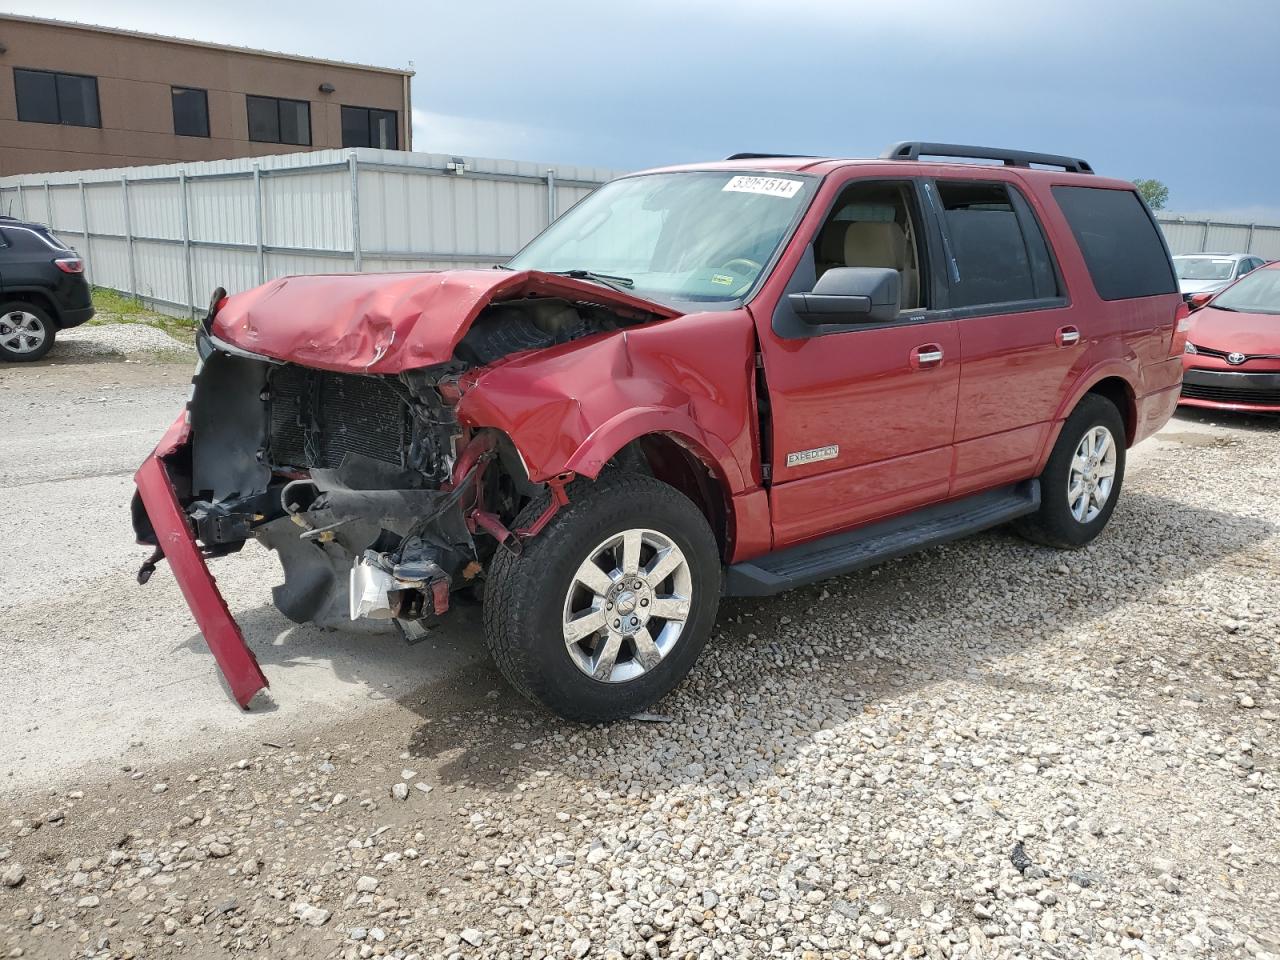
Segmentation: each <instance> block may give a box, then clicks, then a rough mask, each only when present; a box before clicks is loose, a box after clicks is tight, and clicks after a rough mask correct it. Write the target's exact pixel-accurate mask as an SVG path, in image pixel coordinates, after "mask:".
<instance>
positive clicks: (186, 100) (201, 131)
mask: <svg viewBox="0 0 1280 960" xmlns="http://www.w3.org/2000/svg"><path fill="white" fill-rule="evenodd" d="M170 90H171V91H172V93H173V132H174V133H176V134H177V135H178V136H180V137H207V136H208V135H209V94H208V93H206V92H205V91H204V90H196V89H194V88H193V87H171V88H170Z"/></svg>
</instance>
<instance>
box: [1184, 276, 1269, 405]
mask: <svg viewBox="0 0 1280 960" xmlns="http://www.w3.org/2000/svg"><path fill="white" fill-rule="evenodd" d="M1259 269H1260V270H1280V264H1269V265H1267V266H1265V267H1260V268H1259ZM1227 289H1230V287H1228V288H1227ZM1187 339H1188V340H1189V341H1191V343H1193V344H1195V345H1196V347H1200V348H1207V349H1209V350H1216V351H1218V352H1219V353H1241V354H1244V355H1245V357H1247V359H1246V360H1245V361H1244V362H1243V363H1229V362H1227V360H1226V359H1225V358H1224V357H1217V356H1212V355H1210V354H1207V353H1196V354H1191V353H1184V354H1182V358H1181V359H1182V363H1181V365H1182V368H1183V369H1184V370H1187V371H1191V370H1205V371H1212V372H1214V373H1234V374H1241V373H1245V374H1247V373H1263V374H1275V375H1277V376H1278V377H1280V316H1276V315H1275V314H1264V313H1241V312H1237V311H1232V310H1219V309H1216V308H1215V307H1214V306H1213V301H1212V300H1210V301H1209V305H1208V306H1206V307H1203V308H1202V309H1200V310H1197V311H1196V312H1195V313H1193V314H1191V316H1190V318H1189V320H1188V322H1187ZM1178 402H1179V403H1181V404H1183V405H1184V406H1188V407H1200V408H1203V409H1208V410H1238V411H1241V412H1244V413H1275V412H1277V411H1280V403H1274V402H1257V403H1254V402H1249V401H1247V400H1243V399H1242V400H1241V401H1238V402H1237V401H1233V402H1225V401H1220V400H1202V399H1199V398H1193V397H1180V398H1179V399H1178Z"/></svg>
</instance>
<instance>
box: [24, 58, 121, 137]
mask: <svg viewBox="0 0 1280 960" xmlns="http://www.w3.org/2000/svg"><path fill="white" fill-rule="evenodd" d="M13 88H14V92H15V93H16V94H17V98H18V119H19V120H26V121H28V122H30V123H62V124H66V125H67V126H72V127H101V126H102V118H101V116H100V115H99V113H98V78H97V77H82V76H80V75H78V74H74V73H51V72H49V71H47V70H22V69H19V68H18V67H14V69H13Z"/></svg>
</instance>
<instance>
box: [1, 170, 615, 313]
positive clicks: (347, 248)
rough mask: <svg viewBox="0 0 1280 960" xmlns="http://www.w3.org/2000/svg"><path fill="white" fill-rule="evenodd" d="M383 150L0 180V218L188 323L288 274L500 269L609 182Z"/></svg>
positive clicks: (594, 173) (95, 279) (605, 174)
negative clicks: (45, 237)
mask: <svg viewBox="0 0 1280 960" xmlns="http://www.w3.org/2000/svg"><path fill="white" fill-rule="evenodd" d="M616 175H617V173H616V171H612V170H605V169H601V168H597V167H575V166H566V165H555V166H546V165H539V164H536V163H529V162H524V161H516V160H489V159H482V158H475V157H465V158H463V157H451V156H447V155H442V154H429V153H405V152H401V151H394V150H371V149H364V148H361V149H355V150H319V151H315V152H312V153H296V154H285V155H282V156H275V157H261V158H257V159H248V158H246V159H239V160H218V161H210V162H201V163H188V164H165V165H162V166H151V167H127V168H121V169H116V170H86V171H75V172H70V173H50V174H25V175H21V176H11V177H5V178H3V179H0V213H5V214H11V215H13V216H16V217H23V218H27V219H30V220H35V221H38V222H41V223H46V224H48V225H49V226H50V227H51V228H52V229H53V230H54V231H55V232H56V233H58V235H59V236H60V237H61V238H62V239H63V241H64V242H66V243H67V244H69V245H70V246H73V247H75V248H76V249H77V250H78V251H79V252H80V253H81V255H82V256H83V257H84V258H85V261H86V264H87V268H88V273H89V279H90V281H91V282H92V283H94V284H97V285H99V286H104V287H111V288H114V289H116V290H119V291H121V292H123V293H127V294H131V295H134V296H136V297H138V298H139V299H141V300H143V301H144V302H146V303H149V304H151V305H152V306H154V307H156V308H157V309H160V310H163V311H164V312H166V313H174V314H178V315H191V316H194V315H195V314H196V312H197V311H202V310H203V307H204V306H205V305H206V304H207V303H208V299H209V294H210V292H211V291H212V290H213V289H214V288H216V287H219V286H222V287H226V288H227V289H228V290H231V291H235V290H244V289H248V288H250V287H254V286H257V285H258V284H260V283H263V282H265V281H267V280H270V279H272V278H274V277H279V276H284V275H287V274H298V273H348V272H352V271H357V272H358V271H385V270H424V269H434V268H447V267H451V266H457V265H460V264H473V265H480V266H484V265H490V264H494V263H500V262H502V261H503V260H505V259H506V258H507V257H509V256H510V255H511V254H513V253H515V252H516V251H517V250H518V249H519V248H520V247H521V246H522V245H523V244H524V243H525V242H526V241H528V240H529V239H530V238H531V237H533V236H534V235H535V234H536V233H538V231H539V230H541V229H542V228H543V227H545V226H546V225H547V224H548V223H549V222H550V221H551V220H553V219H555V218H556V217H557V216H559V215H560V214H561V213H563V212H564V211H565V210H567V209H569V207H571V206H573V204H575V203H577V202H578V201H579V200H580V199H582V198H583V197H585V196H586V195H587V194H589V193H590V192H591V191H592V190H594V189H596V188H597V187H598V186H599V185H600V184H601V183H603V182H605V181H607V180H609V179H611V178H612V177H613V176H616Z"/></svg>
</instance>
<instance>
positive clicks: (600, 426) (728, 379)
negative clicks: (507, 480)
mask: <svg viewBox="0 0 1280 960" xmlns="http://www.w3.org/2000/svg"><path fill="white" fill-rule="evenodd" d="M754 360H755V331H754V328H753V326H752V324H751V320H750V318H749V317H748V316H747V315H746V314H745V313H744V312H742V311H729V312H724V313H706V314H689V315H686V316H682V317H677V318H675V319H672V320H667V321H663V322H659V323H652V324H648V325H645V326H634V327H630V328H628V329H626V330H619V331H615V332H612V333H607V334H602V335H599V336H595V337H590V338H587V339H584V340H579V341H576V342H573V343H568V344H564V345H562V346H560V347H554V348H551V349H548V350H543V351H538V352H536V353H529V354H525V355H523V356H521V357H517V358H515V359H512V360H509V361H506V362H503V363H500V364H498V365H497V366H494V367H491V368H488V369H486V370H481V371H479V372H478V374H477V375H475V376H474V378H472V379H471V380H469V381H468V382H467V384H466V385H465V386H464V391H463V395H462V399H461V400H460V401H459V404H458V417H459V420H460V421H461V422H463V423H465V424H467V425H468V426H471V427H475V428H481V427H492V428H495V429H498V430H501V431H502V432H503V433H505V434H506V435H507V436H508V437H509V438H510V439H511V441H512V443H513V444H514V445H515V447H516V449H517V450H518V451H519V452H520V456H521V458H522V459H523V460H524V465H525V467H526V469H527V470H528V472H529V478H530V479H531V480H533V481H535V482H545V481H547V480H549V479H550V478H552V477H554V476H556V475H557V474H560V473H565V472H567V471H572V472H574V473H578V474H582V475H585V476H588V477H593V478H594V477H595V476H596V475H598V474H599V472H600V470H601V469H602V468H603V467H604V465H605V463H606V462H607V461H608V460H609V459H610V458H611V457H613V456H614V455H615V454H616V453H617V452H618V451H619V450H620V449H622V447H624V446H625V445H626V444H627V443H629V442H631V441H632V440H635V439H637V438H638V437H642V436H645V435H646V434H651V433H666V434H672V435H675V436H676V437H677V438H678V439H679V440H680V441H681V442H683V443H685V445H686V446H689V447H691V448H693V449H694V451H695V452H696V453H697V454H698V455H699V456H701V457H702V458H703V459H707V460H709V461H710V465H711V466H712V467H713V468H714V469H715V471H716V473H717V474H718V475H719V476H720V477H721V478H722V480H723V482H724V483H725V484H726V486H727V487H728V492H729V493H730V494H736V493H740V492H742V491H743V490H745V489H747V488H748V487H749V486H751V485H753V484H754V481H753V480H752V478H753V477H755V476H756V475H757V474H758V470H757V469H756V466H757V465H758V453H757V448H756V437H755V424H754V413H753V405H752V402H751V398H752V395H753V394H752V391H753V386H754V383H753V379H752V378H753V376H754Z"/></svg>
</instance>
